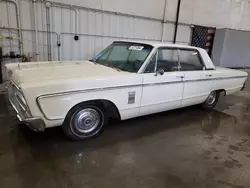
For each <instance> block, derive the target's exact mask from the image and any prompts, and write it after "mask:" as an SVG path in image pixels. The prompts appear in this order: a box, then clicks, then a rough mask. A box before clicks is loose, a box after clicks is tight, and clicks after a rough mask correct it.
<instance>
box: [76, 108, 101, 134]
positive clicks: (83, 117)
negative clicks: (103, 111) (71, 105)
mask: <svg viewBox="0 0 250 188" xmlns="http://www.w3.org/2000/svg"><path fill="white" fill-rule="evenodd" d="M73 122H74V125H75V128H76V129H77V131H79V132H81V133H89V132H91V131H93V130H95V128H96V127H97V126H98V125H99V123H100V114H99V113H98V112H97V111H96V110H95V109H92V108H86V109H83V110H81V111H79V112H77V114H76V115H75V116H74V120H73Z"/></svg>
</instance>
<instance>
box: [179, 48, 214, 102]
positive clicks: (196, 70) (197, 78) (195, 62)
mask: <svg viewBox="0 0 250 188" xmlns="http://www.w3.org/2000/svg"><path fill="white" fill-rule="evenodd" d="M179 58H180V68H181V72H182V73H183V74H184V90H183V100H182V103H181V106H182V107H184V106H190V105H194V104H199V103H202V102H204V101H205V100H206V98H207V97H208V95H209V94H210V92H211V89H212V83H213V81H212V78H213V71H214V70H206V67H205V65H204V62H203V60H202V58H201V56H200V54H199V52H198V51H197V50H193V49H180V50H179Z"/></svg>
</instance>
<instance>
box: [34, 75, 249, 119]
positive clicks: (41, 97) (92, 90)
mask: <svg viewBox="0 0 250 188" xmlns="http://www.w3.org/2000/svg"><path fill="white" fill-rule="evenodd" d="M235 78H247V76H235V77H222V78H207V79H193V80H184V79H182V80H179V81H172V82H160V83H150V84H135V85H124V86H114V87H106V88H94V89H86V90H74V91H65V92H61V93H51V94H43V95H40V96H38V97H37V98H36V103H37V106H38V108H39V110H40V111H41V113H42V114H43V116H44V118H45V119H46V120H49V121H52V120H62V119H64V118H54V119H52V118H49V117H47V116H46V114H45V112H44V111H43V109H42V107H41V104H40V100H41V99H43V98H49V97H57V96H62V95H70V94H76V93H87V92H95V91H104V90H113V89H121V88H132V87H144V86H154V85H165V84H175V83H185V82H200V81H210V80H224V79H235Z"/></svg>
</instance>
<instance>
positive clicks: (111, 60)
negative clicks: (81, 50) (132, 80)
mask: <svg viewBox="0 0 250 188" xmlns="http://www.w3.org/2000/svg"><path fill="white" fill-rule="evenodd" d="M152 49H153V47H152V46H150V45H146V44H138V43H128V42H115V43H113V44H111V45H110V46H109V47H107V48H106V49H105V50H103V51H102V52H101V53H100V54H98V55H97V56H96V57H95V58H94V59H93V60H92V61H94V62H96V63H99V64H102V65H106V66H109V67H113V68H116V69H120V70H123V71H128V72H138V70H139V69H140V68H141V66H142V64H143V63H144V61H145V59H146V58H147V57H148V55H149V53H150V52H151V50H152Z"/></svg>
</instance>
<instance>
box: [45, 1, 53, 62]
mask: <svg viewBox="0 0 250 188" xmlns="http://www.w3.org/2000/svg"><path fill="white" fill-rule="evenodd" d="M46 23H47V46H48V48H47V49H48V61H51V60H52V59H51V32H50V3H46Z"/></svg>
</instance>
